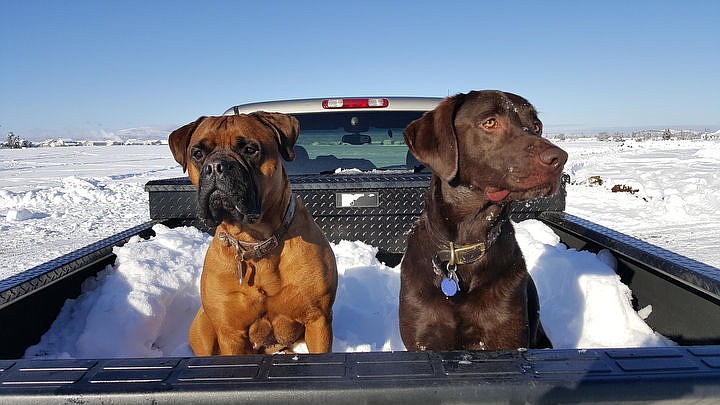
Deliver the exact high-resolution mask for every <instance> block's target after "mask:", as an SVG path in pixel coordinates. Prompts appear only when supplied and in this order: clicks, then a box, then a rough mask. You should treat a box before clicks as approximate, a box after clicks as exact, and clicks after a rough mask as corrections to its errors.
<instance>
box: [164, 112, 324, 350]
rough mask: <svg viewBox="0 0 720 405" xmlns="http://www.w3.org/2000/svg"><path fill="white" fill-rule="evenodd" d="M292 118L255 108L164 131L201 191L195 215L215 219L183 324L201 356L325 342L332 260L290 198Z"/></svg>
mask: <svg viewBox="0 0 720 405" xmlns="http://www.w3.org/2000/svg"><path fill="white" fill-rule="evenodd" d="M297 137H298V122H297V120H296V119H295V118H293V117H291V116H289V115H284V114H279V113H266V112H256V113H252V114H249V115H244V114H240V115H234V116H223V117H201V118H199V119H198V120H197V121H195V122H192V123H190V124H187V125H185V126H183V127H181V128H179V129H177V130H175V131H173V132H172V133H171V134H170V139H169V144H170V149H171V150H172V153H173V156H174V157H175V160H176V161H177V162H178V163H180V164H181V165H182V166H183V169H184V170H187V173H188V176H189V177H190V180H191V181H192V183H193V184H194V185H195V186H196V187H197V189H198V194H197V195H198V210H199V215H200V217H201V218H203V219H205V220H206V221H208V222H210V223H212V224H217V230H216V232H215V237H214V238H213V240H212V242H211V243H210V247H209V248H208V251H207V253H206V255H205V263H204V267H203V272H202V276H201V281H200V295H201V299H202V307H201V308H200V310H199V311H198V313H197V315H196V316H195V319H194V320H193V323H192V325H191V327H190V333H189V338H190V346H191V347H192V349H193V352H195V354H196V355H198V356H208V355H215V354H222V355H229V354H245V353H259V352H266V351H267V352H273V351H277V350H282V349H285V348H287V349H291V348H292V346H293V344H294V343H296V342H298V341H299V340H301V339H303V338H304V340H305V342H306V344H307V347H308V350H309V351H310V352H312V353H321V352H328V351H330V350H331V346H332V338H333V335H332V305H333V302H334V300H335V291H336V289H337V277H338V276H337V269H336V266H335V256H334V254H333V252H332V250H331V249H330V245H329V244H328V242H327V239H325V236H324V235H323V233H322V231H321V230H320V228H319V227H318V226H317V225H316V224H315V222H314V220H313V218H312V216H310V214H309V213H308V211H307V209H306V208H305V206H304V205H303V204H302V202H301V201H300V200H299V199H298V198H297V196H295V195H294V194H292V192H291V189H290V182H289V181H288V177H287V174H286V172H285V168H284V166H283V164H282V161H281V157H282V158H283V159H285V160H288V161H290V160H292V159H293V158H294V157H295V153H294V151H293V146H294V144H295V141H296V140H297Z"/></svg>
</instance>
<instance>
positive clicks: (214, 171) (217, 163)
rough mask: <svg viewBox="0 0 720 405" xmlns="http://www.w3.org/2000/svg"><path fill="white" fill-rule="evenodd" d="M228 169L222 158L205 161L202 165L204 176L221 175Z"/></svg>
mask: <svg viewBox="0 0 720 405" xmlns="http://www.w3.org/2000/svg"><path fill="white" fill-rule="evenodd" d="M227 170H228V165H227V163H226V162H224V161H222V160H213V161H210V162H207V163H206V164H205V167H203V174H204V175H205V176H208V177H211V176H222V175H223V174H224V173H225V172H227Z"/></svg>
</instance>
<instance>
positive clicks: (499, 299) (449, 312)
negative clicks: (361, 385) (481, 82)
mask: <svg viewBox="0 0 720 405" xmlns="http://www.w3.org/2000/svg"><path fill="white" fill-rule="evenodd" d="M541 133H542V122H541V121H540V120H539V119H538V117H537V113H536V111H535V108H534V107H533V106H532V105H531V104H530V103H529V102H528V101H527V100H525V99H524V98H522V97H520V96H517V95H515V94H511V93H504V92H501V91H473V92H470V93H468V94H458V95H456V96H454V97H450V98H447V99H445V100H444V101H443V102H441V103H440V104H439V105H438V106H437V108H435V109H434V110H432V111H429V112H427V113H426V114H424V115H423V116H422V117H421V118H419V119H417V120H415V121H414V122H412V123H411V124H410V125H409V126H408V127H407V128H406V129H405V132H404V136H405V140H406V142H407V144H408V146H409V148H410V150H411V152H412V153H413V154H414V155H415V157H416V158H417V159H418V160H419V161H420V162H421V163H423V164H424V165H425V166H427V167H428V168H430V169H431V170H432V173H433V175H432V180H431V184H430V188H429V190H428V194H427V199H426V203H425V211H424V212H423V214H422V215H421V217H420V218H419V219H418V221H417V223H416V224H415V225H414V228H413V230H412V231H411V233H410V235H409V237H408V241H407V250H406V252H405V255H404V256H403V260H402V263H401V279H400V280H401V281H400V283H401V284H400V334H401V336H402V339H403V342H404V344H405V347H406V348H407V349H408V350H452V349H469V350H485V349H488V350H493V349H517V348H544V347H551V343H550V340H549V339H548V338H547V336H546V335H545V332H544V331H543V328H542V325H541V323H540V319H539V311H540V306H539V303H538V297H537V291H536V289H535V284H534V283H533V281H532V279H531V278H530V275H529V274H528V272H527V269H526V267H525V259H524V258H523V255H522V252H521V251H520V247H519V246H518V244H517V241H516V240H515V234H514V230H513V226H512V224H511V223H510V221H509V217H508V215H509V210H510V207H509V204H508V203H509V202H510V201H513V200H526V199H530V198H534V197H539V196H547V195H550V194H552V193H554V192H555V191H557V189H558V187H559V184H560V183H559V182H560V175H561V173H562V169H563V166H564V165H565V162H566V160H567V154H566V153H565V152H564V151H563V150H562V149H560V148H558V147H556V146H555V145H553V144H552V143H550V142H549V141H547V140H545V139H543V138H542V137H541Z"/></svg>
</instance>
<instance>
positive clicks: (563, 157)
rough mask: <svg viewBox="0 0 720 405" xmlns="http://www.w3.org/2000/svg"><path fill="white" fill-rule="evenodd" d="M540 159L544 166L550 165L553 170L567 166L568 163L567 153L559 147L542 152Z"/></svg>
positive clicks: (552, 147)
mask: <svg viewBox="0 0 720 405" xmlns="http://www.w3.org/2000/svg"><path fill="white" fill-rule="evenodd" d="M539 157H540V161H541V162H542V163H543V164H545V165H548V166H550V167H552V168H553V169H557V168H559V167H563V166H565V162H567V159H568V155H567V153H566V152H565V151H564V150H562V149H560V148H558V147H557V146H551V147H549V148H546V149H545V150H543V151H542V152H540V155H539Z"/></svg>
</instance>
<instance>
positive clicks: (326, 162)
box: [285, 110, 424, 174]
mask: <svg viewBox="0 0 720 405" xmlns="http://www.w3.org/2000/svg"><path fill="white" fill-rule="evenodd" d="M423 112H424V111H387V110H385V111H361V112H352V111H343V112H322V113H306V114H292V115H293V116H294V117H295V118H297V120H298V122H299V123H300V136H299V138H298V141H297V143H296V144H295V160H294V161H292V162H285V167H286V168H287V170H288V173H290V174H317V173H334V172H337V171H347V170H352V169H357V170H361V171H372V170H403V171H408V170H410V171H412V170H415V168H416V167H417V166H418V165H419V164H418V163H417V161H416V160H415V158H414V157H413V156H412V155H411V154H410V153H409V151H408V148H407V145H405V139H404V138H403V130H404V129H405V127H406V126H407V125H408V124H409V123H410V122H412V121H413V120H415V119H417V118H419V117H420V116H422V114H423Z"/></svg>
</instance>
